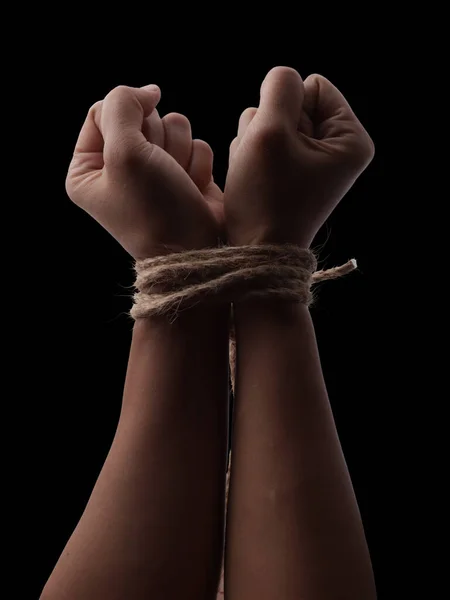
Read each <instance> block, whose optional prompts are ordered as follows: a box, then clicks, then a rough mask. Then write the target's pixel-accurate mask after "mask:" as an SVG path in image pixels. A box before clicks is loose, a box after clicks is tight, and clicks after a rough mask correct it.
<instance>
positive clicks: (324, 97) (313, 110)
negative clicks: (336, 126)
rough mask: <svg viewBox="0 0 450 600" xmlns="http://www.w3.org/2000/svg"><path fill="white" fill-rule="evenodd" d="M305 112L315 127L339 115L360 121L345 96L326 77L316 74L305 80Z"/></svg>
mask: <svg viewBox="0 0 450 600" xmlns="http://www.w3.org/2000/svg"><path fill="white" fill-rule="evenodd" d="M304 86H305V100H304V110H305V112H306V113H307V114H308V115H309V117H310V118H311V119H312V121H313V123H314V124H315V125H317V124H320V123H323V122H324V121H327V120H329V119H332V118H333V117H336V116H337V115H339V116H340V117H341V118H342V117H343V118H344V119H345V118H347V119H349V120H352V121H354V120H356V121H358V119H357V117H356V115H355V113H354V112H353V110H352V109H351V107H350V104H349V103H348V102H347V100H346V99H345V97H344V96H343V94H342V93H341V92H340V91H339V90H338V89H337V87H336V86H335V85H333V84H332V83H331V81H329V80H328V79H326V77H323V76H322V75H318V74H316V73H315V74H314V75H309V76H308V77H307V78H306V79H305V83H304Z"/></svg>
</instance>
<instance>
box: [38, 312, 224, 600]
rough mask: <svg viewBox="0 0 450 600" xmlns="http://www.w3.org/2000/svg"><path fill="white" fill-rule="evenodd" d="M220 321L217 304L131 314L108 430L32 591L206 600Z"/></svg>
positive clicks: (215, 549) (219, 470) (214, 556)
mask: <svg viewBox="0 0 450 600" xmlns="http://www.w3.org/2000/svg"><path fill="white" fill-rule="evenodd" d="M227 327H228V309H214V310H213V309H211V310H209V309H208V310H206V309H203V308H195V309H191V310H188V311H185V312H183V313H181V314H180V316H179V317H178V319H177V320H176V321H175V323H173V324H169V322H168V321H167V320H166V319H162V318H149V319H140V320H138V321H137V322H136V323H135V326H134V331H133V339H132V345H131V351H130V358H129V364H128V370H127V376H126V382H125V389H124V396H123V404H122V411H121V415H120V420H119V424H118V428H117V432H116V435H115V438H114V441H113V443H112V446H111V449H110V452H109V454H108V457H107V459H106V461H105V464H104V467H103V469H102V471H101V473H100V476H99V478H98V481H97V483H96V485H95V488H94V490H93V492H92V495H91V497H90V500H89V502H88V504H87V507H86V509H85V511H84V514H83V516H82V517H81V520H80V522H79V523H78V525H77V527H76V529H75V531H74V533H73V535H72V537H71V538H70V540H69V542H68V544H67V546H66V548H65V550H64V552H63V553H62V555H61V557H60V559H59V561H58V563H57V565H56V567H55V569H54V571H53V573H52V575H51V577H50V579H49V581H48V583H47V585H46V588H45V589H44V592H43V595H42V599H43V600H45V599H52V600H53V599H54V598H55V599H56V598H58V599H67V600H81V599H83V600H90V599H91V598H92V599H95V600H100V599H101V600H116V599H117V600H123V599H124V598H130V599H131V598H132V599H133V600H139V599H140V598H145V599H147V598H167V599H170V598H174V599H175V598H177V599H178V598H180V597H184V598H195V599H196V600H197V599H198V600H202V599H205V600H212V599H213V598H215V592H216V586H217V583H218V579H219V573H220V564H221V552H222V545H223V517H222V515H223V505H224V483H225V467H226V445H227V439H226V432H227V391H228V379H227V378H228V356H227V349H228V328H227Z"/></svg>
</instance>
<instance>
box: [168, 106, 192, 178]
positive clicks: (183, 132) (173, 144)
mask: <svg viewBox="0 0 450 600" xmlns="http://www.w3.org/2000/svg"><path fill="white" fill-rule="evenodd" d="M162 123H163V126H164V136H165V143H164V150H165V151H166V152H167V153H168V154H170V156H172V157H173V158H174V159H175V160H176V161H177V162H178V163H179V164H180V165H181V166H182V167H183V169H187V168H188V166H189V161H190V159H191V154H192V130H191V124H190V122H189V119H188V118H187V117H185V116H184V115H181V114H180V113H169V114H168V115H166V116H165V117H163V118H162Z"/></svg>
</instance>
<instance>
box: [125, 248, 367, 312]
mask: <svg viewBox="0 0 450 600" xmlns="http://www.w3.org/2000/svg"><path fill="white" fill-rule="evenodd" d="M316 268H317V258H316V256H315V254H314V252H313V251H311V250H310V249H305V248H300V247H299V246H296V245H292V244H283V245H273V244H266V245H261V246H222V247H219V248H208V249H204V250H193V251H186V252H176V253H172V254H168V255H163V256H157V257H153V258H147V259H142V260H137V261H135V264H134V270H135V274H136V281H135V285H134V287H135V288H136V290H137V292H136V293H135V294H134V297H133V302H134V305H133V307H132V308H131V310H130V316H131V317H132V318H133V319H135V320H136V319H140V318H146V317H150V316H155V315H160V316H161V315H166V316H168V317H169V318H170V320H171V322H173V321H174V320H175V319H176V317H177V315H178V314H179V313H180V312H182V311H184V310H186V309H188V308H192V307H194V306H197V305H199V304H200V303H203V304H209V305H220V304H229V303H233V302H234V303H236V302H238V301H244V300H248V299H250V298H255V297H259V298H273V299H283V300H288V301H292V302H299V303H303V304H306V305H307V306H310V305H311V304H312V303H313V302H314V299H315V298H314V294H313V290H312V289H311V288H312V286H313V285H314V283H316V282H319V281H324V280H328V279H335V278H337V277H341V276H343V275H345V274H346V273H349V272H351V271H353V270H354V269H356V261H355V260H354V259H352V260H350V261H349V262H348V263H346V264H345V265H342V266H341V267H335V268H332V269H327V270H325V271H323V270H322V271H316Z"/></svg>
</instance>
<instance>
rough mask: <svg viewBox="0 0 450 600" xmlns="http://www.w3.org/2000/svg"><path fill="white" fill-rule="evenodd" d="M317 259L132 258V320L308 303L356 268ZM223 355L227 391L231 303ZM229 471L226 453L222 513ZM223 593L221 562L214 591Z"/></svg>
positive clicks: (285, 255)
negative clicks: (259, 301)
mask: <svg viewBox="0 0 450 600" xmlns="http://www.w3.org/2000/svg"><path fill="white" fill-rule="evenodd" d="M316 268H317V258H316V256H315V254H314V252H312V251H311V250H309V249H305V248H300V247H299V246H295V245H291V244H285V245H272V244H270V245H261V246H236V247H235V246H222V247H220V248H208V249H205V250H195V251H188V252H174V253H172V254H166V255H163V256H157V257H155V258H146V259H143V260H138V261H136V262H135V265H134V269H135V273H136V282H135V286H134V287H135V288H136V289H137V292H136V293H135V295H134V297H133V300H134V305H133V307H132V309H131V310H130V316H131V317H132V318H133V319H140V318H145V317H149V316H151V315H167V316H169V317H170V319H171V321H172V322H173V320H175V319H176V318H177V315H178V314H179V313H180V312H182V311H184V310H186V309H187V308H190V307H193V306H195V305H197V304H199V303H208V304H219V303H221V304H226V303H233V302H237V301H242V300H244V299H247V298H251V297H271V298H279V299H283V300H290V301H293V302H301V303H303V304H306V305H307V306H311V304H313V302H314V299H315V298H314V294H313V293H312V291H311V286H312V285H314V284H315V283H318V282H320V281H327V280H330V279H337V278H338V277H342V276H344V275H346V274H348V273H350V272H352V271H354V270H355V269H356V268H357V264H356V260H355V259H351V260H349V261H348V262H347V263H345V264H344V265H341V266H340V267H333V268H331V269H326V270H320V271H316ZM229 334H230V335H229V359H230V374H231V384H232V389H233V393H234V391H235V375H236V336H235V329H234V318H233V306H232V307H231V315H230V328H229ZM230 473H231V452H230V455H229V464H228V471H227V477H226V492H225V493H226V499H225V513H226V510H227V504H228V491H229V485H230ZM221 593H222V594H223V565H222V573H221V581H220V590H219V595H220V594H221Z"/></svg>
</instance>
